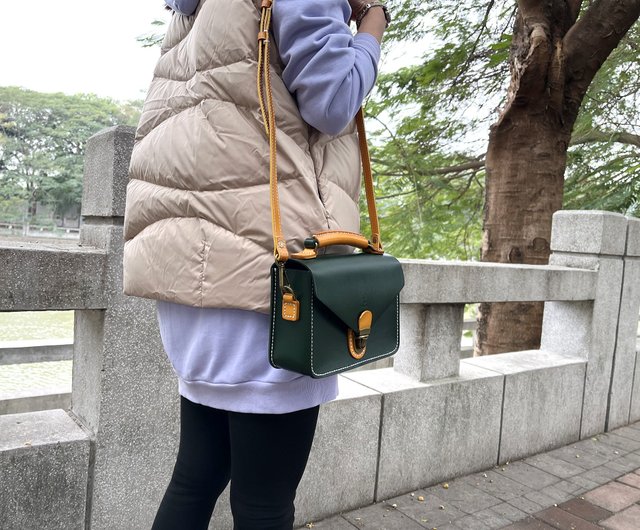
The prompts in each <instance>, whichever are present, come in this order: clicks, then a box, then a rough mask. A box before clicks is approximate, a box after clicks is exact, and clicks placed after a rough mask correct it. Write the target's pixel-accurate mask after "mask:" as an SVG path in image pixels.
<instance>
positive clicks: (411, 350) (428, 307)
mask: <svg viewBox="0 0 640 530" xmlns="http://www.w3.org/2000/svg"><path fill="white" fill-rule="evenodd" d="M463 321H464V304H402V305H401V306H400V350H399V351H398V353H397V354H396V356H395V359H394V369H395V370H396V371H397V372H400V373H401V374H404V375H407V376H409V377H411V378H412V379H415V380H416V381H422V382H425V381H429V380H434V379H442V378H445V377H453V376H456V375H458V374H459V372H460V339H461V337H462V326H463Z"/></svg>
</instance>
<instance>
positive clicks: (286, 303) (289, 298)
mask: <svg viewBox="0 0 640 530" xmlns="http://www.w3.org/2000/svg"><path fill="white" fill-rule="evenodd" d="M282 318H283V319H284V320H288V321H289V322H296V321H297V320H298V319H299V318H300V302H298V300H296V299H295V297H294V296H293V295H292V294H291V293H285V294H284V295H283V296H282Z"/></svg>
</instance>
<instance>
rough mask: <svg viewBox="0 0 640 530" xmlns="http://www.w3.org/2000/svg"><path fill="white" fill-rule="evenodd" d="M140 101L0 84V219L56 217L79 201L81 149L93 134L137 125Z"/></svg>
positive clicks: (17, 219)
mask: <svg viewBox="0 0 640 530" xmlns="http://www.w3.org/2000/svg"><path fill="white" fill-rule="evenodd" d="M141 107H142V102H141V101H130V102H125V103H122V102H118V101H114V100H112V99H109V98H101V97H98V96H96V95H94V94H76V95H72V96H69V95H65V94H63V93H60V92H58V93H42V92H36V91H33V90H26V89H24V88H19V87H12V86H10V87H0V221H14V222H15V221H20V220H22V219H25V220H26V221H27V223H30V222H31V221H32V220H33V217H34V216H35V214H36V211H37V205H38V203H40V204H45V205H47V206H49V208H50V209H51V210H52V211H53V213H54V215H57V216H61V215H63V214H64V212H66V211H68V210H69V209H70V208H72V207H73V206H79V205H80V201H81V199H82V174H83V164H84V147H85V143H86V141H87V139H88V138H89V137H90V136H92V135H93V134H95V133H96V132H98V131H100V130H102V129H104V128H106V127H111V126H114V125H132V126H135V125H136V124H137V121H138V118H139V116H140V109H141Z"/></svg>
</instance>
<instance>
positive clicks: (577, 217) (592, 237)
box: [541, 210, 627, 438]
mask: <svg viewBox="0 0 640 530" xmlns="http://www.w3.org/2000/svg"><path fill="white" fill-rule="evenodd" d="M626 234H627V219H626V218H625V217H624V216H623V215H620V214H616V213H610V212H599V211H572V210H564V211H558V212H556V213H555V214H554V216H553V230H552V236H551V250H552V255H551V257H550V259H549V264H550V265H561V266H566V267H577V268H581V269H591V270H597V271H598V276H597V286H596V294H595V300H594V301H593V302H580V303H575V302H547V303H546V304H545V311H544V321H543V329H542V343H541V348H542V349H543V350H549V351H554V352H559V353H564V354H566V355H570V356H577V357H582V358H584V359H587V360H588V363H587V372H586V378H585V388H584V398H583V404H582V422H581V427H580V437H581V438H585V437H588V436H593V435H594V434H598V433H601V432H603V431H604V430H605V427H606V420H607V408H608V399H609V391H610V382H611V373H612V367H613V360H614V352H615V346H616V333H617V321H618V314H619V310H620V300H621V285H622V280H623V256H624V252H625V243H626Z"/></svg>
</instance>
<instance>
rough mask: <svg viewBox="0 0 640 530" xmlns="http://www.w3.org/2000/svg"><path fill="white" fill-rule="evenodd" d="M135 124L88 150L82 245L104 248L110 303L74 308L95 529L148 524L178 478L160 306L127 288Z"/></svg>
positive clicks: (80, 412)
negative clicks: (127, 212) (126, 219)
mask: <svg viewBox="0 0 640 530" xmlns="http://www.w3.org/2000/svg"><path fill="white" fill-rule="evenodd" d="M133 134H134V130H133V129H132V128H130V127H122V126H118V127H113V128H110V129H106V130H104V131H101V132H100V133H98V134H96V135H94V136H92V137H91V138H90V139H89V141H88V143H87V149H86V157H85V174H84V193H83V203H82V216H83V226H82V229H81V234H80V240H81V244H83V245H90V246H95V247H99V248H102V249H105V250H106V251H107V260H106V265H105V266H106V273H105V277H106V281H105V299H106V309H104V310H103V309H97V310H83V311H76V318H75V333H74V334H75V345H74V365H73V393H72V414H74V415H75V416H76V417H77V418H78V419H79V420H80V421H81V422H82V423H83V424H84V425H85V426H86V427H87V428H88V429H89V430H90V431H91V432H92V438H93V440H92V458H91V462H92V464H91V468H90V469H89V487H88V492H89V501H88V503H87V504H88V506H87V526H86V527H87V528H91V529H92V530H101V529H110V530H111V529H114V528H150V527H151V523H152V521H153V517H154V516H155V509H157V506H158V505H159V503H160V499H161V496H162V494H163V492H164V489H165V488H166V485H167V482H168V479H169V477H170V475H171V466H172V465H173V462H174V461H175V451H176V444H177V439H178V433H177V428H178V404H179V400H178V393H177V388H176V383H175V378H174V376H173V373H172V371H171V367H170V365H169V363H168V361H167V359H166V355H165V354H164V351H163V348H162V344H161V341H160V334H159V332H158V324H157V317H156V312H155V304H154V302H153V301H151V300H144V299H140V298H133V297H128V296H124V295H123V294H122V252H123V216H124V207H125V193H126V184H127V179H128V166H129V159H130V155H131V150H132V147H133Z"/></svg>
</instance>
